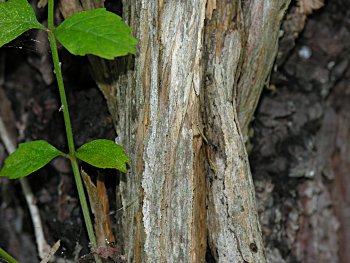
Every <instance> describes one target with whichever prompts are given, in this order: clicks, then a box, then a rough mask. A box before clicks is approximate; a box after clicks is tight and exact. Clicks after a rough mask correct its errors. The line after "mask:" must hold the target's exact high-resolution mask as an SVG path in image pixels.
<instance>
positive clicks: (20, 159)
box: [0, 140, 65, 179]
mask: <svg viewBox="0 0 350 263" xmlns="http://www.w3.org/2000/svg"><path fill="white" fill-rule="evenodd" d="M59 155H62V156H65V154H64V153H62V152H61V151H59V150H57V149H56V148H55V147H54V146H52V145H51V144H49V143H48V142H46V141H42V140H40V141H33V142H26V143H21V144H20V145H19V147H18V149H17V150H16V151H14V152H13V153H12V154H11V155H10V156H9V157H8V158H7V159H6V160H5V164H4V166H3V167H2V169H1V171H0V176H6V177H8V178H9V179H17V178H21V177H24V176H27V175H29V174H31V173H32V172H35V171H36V170H39V169H40V168H42V167H43V166H45V165H46V164H47V163H48V162H50V161H51V160H52V159H53V158H55V157H57V156H59Z"/></svg>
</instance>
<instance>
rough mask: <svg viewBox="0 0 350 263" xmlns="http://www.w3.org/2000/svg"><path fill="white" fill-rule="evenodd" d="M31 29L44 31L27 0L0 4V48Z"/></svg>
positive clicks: (13, 0) (11, 0) (10, 0)
mask: <svg viewBox="0 0 350 263" xmlns="http://www.w3.org/2000/svg"><path fill="white" fill-rule="evenodd" d="M33 28H38V29H45V27H44V26H42V25H41V24H40V23H39V22H38V20H37V19H36V17H35V13H34V11H33V9H32V7H31V6H30V4H28V2H27V0H9V1H7V2H1V3H0V47H2V46H3V45H5V44H7V43H8V42H10V41H12V40H14V39H15V38H17V37H18V36H20V35H21V34H22V33H24V32H26V31H27V30H29V29H33Z"/></svg>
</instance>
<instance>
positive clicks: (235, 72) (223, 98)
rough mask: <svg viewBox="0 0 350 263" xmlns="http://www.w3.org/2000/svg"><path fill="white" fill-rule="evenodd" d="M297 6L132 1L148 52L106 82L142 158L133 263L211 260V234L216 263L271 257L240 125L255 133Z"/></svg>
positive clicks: (127, 213)
mask: <svg viewBox="0 0 350 263" xmlns="http://www.w3.org/2000/svg"><path fill="white" fill-rule="evenodd" d="M289 1H290V0H283V1H282V0H281V1H272V0H267V1H261V0H260V1H258V0H256V1H249V2H247V1H244V3H241V2H240V1H229V0H226V1H218V0H209V1H203V0H191V1H164V0H159V1H146V0H131V1H124V6H123V18H124V19H125V20H126V22H127V23H128V24H129V25H131V26H132V27H133V32H134V34H135V36H136V38H137V39H139V46H138V47H139V52H138V56H137V57H136V59H135V65H134V68H133V70H130V69H125V65H128V64H130V63H128V61H127V60H124V62H125V61H126V63H125V64H124V63H123V64H122V65H120V64H119V65H118V66H119V69H118V71H115V72H114V73H112V75H113V74H114V75H115V78H111V79H109V82H108V83H107V82H106V83H103V81H98V82H99V83H98V84H99V87H100V88H101V89H102V91H103V92H104V95H105V96H106V98H107V102H108V105H109V108H110V110H111V113H112V115H113V118H114V122H115V124H116V130H117V133H118V136H119V141H120V143H121V144H122V145H123V146H124V147H126V151H127V153H128V154H129V155H130V156H131V160H132V164H131V167H130V171H129V173H128V174H127V175H126V176H123V177H122V178H121V183H120V188H119V193H118V194H117V196H120V202H121V205H122V207H123V213H122V215H121V214H120V213H118V214H117V218H119V219H120V217H121V216H122V219H121V226H119V227H120V228H119V231H118V233H116V235H117V237H118V242H121V243H118V245H120V246H121V247H123V248H124V252H125V254H126V255H127V257H128V261H129V262H205V254H206V244H207V239H208V241H209V242H208V243H209V246H210V250H211V252H212V254H213V256H214V257H215V259H216V261H217V262H249V263H260V262H265V261H266V260H265V255H264V247H263V244H262V241H261V234H260V229H259V222H258V219H257V212H256V207H255V197H254V187H253V184H252V179H251V174H250V169H249V164H248V157H247V154H246V151H245V148H244V141H243V139H242V138H243V137H245V136H242V133H241V131H240V125H239V121H240V123H243V127H244V131H243V135H245V134H246V133H247V128H246V126H247V125H246V123H249V121H250V119H251V116H252V114H253V112H254V110H255V107H256V103H257V101H258V98H259V96H260V92H261V89H262V86H263V83H264V82H265V79H266V77H267V75H268V73H269V71H270V69H271V66H272V62H273V59H274V56H275V52H276V43H277V38H278V27H279V24H280V22H281V20H282V16H283V13H284V11H285V9H286V8H287V6H288V4H289ZM205 21H206V22H205ZM265 31H266V32H265ZM270 41H272V42H271V43H270ZM271 45H272V46H271ZM130 61H131V60H130ZM130 61H129V62H130ZM91 62H93V60H91ZM118 62H119V61H118ZM120 67H124V68H123V69H124V71H123V69H120ZM93 70H98V66H95V67H93ZM121 72H122V73H121ZM104 73H105V74H107V75H108V73H109V72H104ZM100 74H101V72H100ZM239 78H240V79H239ZM238 79H239V80H238ZM250 102H252V103H250ZM237 112H238V113H240V116H241V117H240V118H239V121H238V117H237ZM203 113H204V114H203ZM204 133H205V134H204ZM205 136H207V137H208V140H207V139H206V138H205ZM209 167H210V169H209ZM206 188H207V189H206ZM206 206H207V207H208V210H206ZM207 233H208V238H207V236H206V235H207Z"/></svg>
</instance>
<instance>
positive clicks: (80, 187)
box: [48, 0, 101, 263]
mask: <svg viewBox="0 0 350 263" xmlns="http://www.w3.org/2000/svg"><path fill="white" fill-rule="evenodd" d="M53 1H54V0H49V1H48V26H49V31H48V37H49V41H50V48H51V52H52V60H53V64H54V69H55V74H56V79H57V84H58V89H59V93H60V98H61V103H62V111H63V118H64V124H65V127H66V135H67V142H68V148H69V154H70V156H71V157H72V158H70V159H71V165H72V170H73V174H74V179H75V183H76V185H77V189H78V195H79V200H80V205H81V208H82V211H83V216H84V220H85V226H86V230H87V232H88V236H89V239H90V243H91V246H92V247H94V248H95V247H96V246H97V242H96V238H95V234H94V229H93V227H92V222H91V218H90V212H89V207H88V205H87V201H86V196H85V192H84V187H83V183H82V180H81V175H80V172H79V167H78V163H77V160H76V158H75V157H74V153H75V147H74V139H73V132H72V125H71V121H70V117H69V110H68V103H67V97H66V92H65V89H64V84H63V78H62V72H61V64H60V62H59V58H58V50H57V44H56V38H55V35H54V33H53V32H54V21H53V11H54V3H53ZM95 261H96V262H98V263H99V262H101V260H100V258H99V257H98V256H96V255H95Z"/></svg>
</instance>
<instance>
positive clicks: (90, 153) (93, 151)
mask: <svg viewBox="0 0 350 263" xmlns="http://www.w3.org/2000/svg"><path fill="white" fill-rule="evenodd" d="M75 156H76V157H77V158H79V159H80V160H82V161H84V162H87V163H88V164H91V165H93V166H95V167H98V168H115V169H117V170H119V171H121V172H123V173H125V172H126V163H127V162H129V157H128V156H127V155H126V154H125V153H124V148H123V147H121V146H120V145H118V144H116V143H115V142H113V141H110V140H95V141H91V142H88V143H85V144H84V145H82V146H81V147H80V148H79V149H78V150H77V151H76V152H75Z"/></svg>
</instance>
